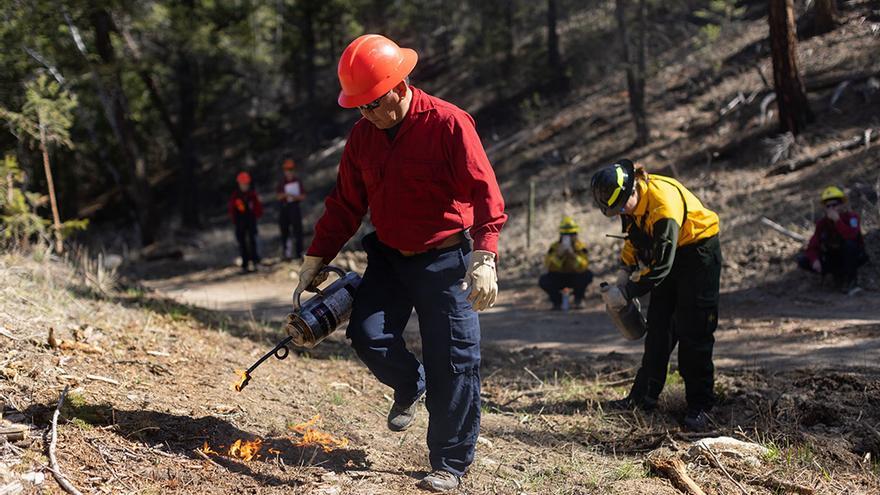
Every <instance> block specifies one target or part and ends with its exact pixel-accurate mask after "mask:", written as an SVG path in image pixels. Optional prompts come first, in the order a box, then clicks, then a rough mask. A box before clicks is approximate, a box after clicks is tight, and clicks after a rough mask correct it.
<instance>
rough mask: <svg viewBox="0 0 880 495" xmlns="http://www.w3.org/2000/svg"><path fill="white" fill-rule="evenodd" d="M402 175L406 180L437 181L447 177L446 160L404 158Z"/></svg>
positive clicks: (401, 168)
mask: <svg viewBox="0 0 880 495" xmlns="http://www.w3.org/2000/svg"><path fill="white" fill-rule="evenodd" d="M400 176H401V177H403V178H404V179H406V180H414V181H428V182H435V181H440V180H443V179H444V178H445V177H446V162H445V161H442V160H422V159H408V160H404V161H403V163H402V164H401V167H400Z"/></svg>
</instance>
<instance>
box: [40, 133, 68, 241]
mask: <svg viewBox="0 0 880 495" xmlns="http://www.w3.org/2000/svg"><path fill="white" fill-rule="evenodd" d="M39 120H40V121H39V125H40V151H41V152H43V169H44V170H45V172H46V184H47V185H48V187H49V204H50V205H52V230H53V231H54V234H55V253H56V254H61V253H63V252H64V242H63V241H62V239H61V215H60V214H59V213H58V200H57V199H55V182H54V181H53V180H52V167H50V166H49V150H48V149H46V128H45V127H44V126H43V118H42V117H40V118H39Z"/></svg>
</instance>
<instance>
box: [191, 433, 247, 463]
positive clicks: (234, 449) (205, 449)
mask: <svg viewBox="0 0 880 495" xmlns="http://www.w3.org/2000/svg"><path fill="white" fill-rule="evenodd" d="M217 448H219V449H221V450H222V449H224V447H223V446H219V447H217ZM262 448H263V439H262V438H257V439H255V440H242V439H240V438H239V439H238V440H236V441H235V442H233V443H232V445H230V446H229V448H228V449H226V450H225V453H221V452H218V451H216V450H214V449H212V448H211V446H210V445H208V442H207V441H205V443H204V445H202V448H201V449H199V450H201V451H202V453H204V454H210V455H223V456H226V457H230V458H232V459H240V460H242V461H245V462H249V461H252V460H254V459H260V457H261V456H260V455H259V453H260V449H262Z"/></svg>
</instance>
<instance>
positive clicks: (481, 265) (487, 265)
mask: <svg viewBox="0 0 880 495" xmlns="http://www.w3.org/2000/svg"><path fill="white" fill-rule="evenodd" d="M468 287H470V289H471V293H470V294H468V297H467V300H468V302H470V303H471V305H472V306H473V307H474V310H476V311H482V310H484V309H486V308H491V307H492V306H494V305H495V298H496V297H497V296H498V275H497V274H496V273H495V253H492V252H489V251H474V252H473V254H472V255H471V266H470V268H468V271H467V273H466V274H465V276H464V282H462V283H461V290H468Z"/></svg>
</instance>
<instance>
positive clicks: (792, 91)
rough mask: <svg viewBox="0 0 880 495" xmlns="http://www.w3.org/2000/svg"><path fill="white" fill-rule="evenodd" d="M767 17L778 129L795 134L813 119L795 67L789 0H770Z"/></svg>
mask: <svg viewBox="0 0 880 495" xmlns="http://www.w3.org/2000/svg"><path fill="white" fill-rule="evenodd" d="M768 20H769V23H770V46H771V51H772V55H773V83H774V86H775V88H776V103H777V105H778V107H779V128H780V130H781V131H782V132H791V133H792V134H794V135H795V136H796V135H798V134H799V133H800V132H801V131H802V130H803V129H804V128H805V127H806V126H807V124H808V123H810V122H812V121H813V113H812V112H811V111H810V105H809V101H808V100H807V95H806V91H805V90H804V81H803V80H802V79H801V75H800V72H798V67H797V33H796V30H795V22H794V7H793V5H792V0H770V11H769V16H768Z"/></svg>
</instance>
